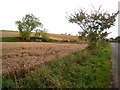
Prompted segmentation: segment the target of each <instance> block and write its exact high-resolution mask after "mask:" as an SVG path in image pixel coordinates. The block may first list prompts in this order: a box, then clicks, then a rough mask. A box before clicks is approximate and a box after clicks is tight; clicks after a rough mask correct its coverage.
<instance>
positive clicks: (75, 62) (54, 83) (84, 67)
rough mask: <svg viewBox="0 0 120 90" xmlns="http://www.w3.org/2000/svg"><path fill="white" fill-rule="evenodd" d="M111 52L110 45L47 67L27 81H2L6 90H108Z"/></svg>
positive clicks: (27, 77) (28, 75)
mask: <svg viewBox="0 0 120 90" xmlns="http://www.w3.org/2000/svg"><path fill="white" fill-rule="evenodd" d="M110 77H111V49H110V45H109V44H108V43H106V44H100V45H99V46H98V47H97V48H95V49H94V50H88V49H86V50H84V51H82V52H76V53H73V54H71V55H68V56H66V57H64V58H63V59H62V60H56V61H53V62H51V63H49V64H48V65H44V66H43V67H41V68H38V69H37V70H35V71H32V72H30V73H27V74H26V75H25V77H22V78H21V77H19V78H17V79H12V78H10V77H8V78H4V79H3V88H4V89H6V88H13V87H14V88H109V87H110Z"/></svg>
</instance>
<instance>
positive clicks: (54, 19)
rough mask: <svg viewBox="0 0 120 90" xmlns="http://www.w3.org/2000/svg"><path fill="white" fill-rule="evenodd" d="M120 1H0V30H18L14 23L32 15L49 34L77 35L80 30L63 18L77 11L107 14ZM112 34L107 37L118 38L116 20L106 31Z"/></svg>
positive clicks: (114, 8)
mask: <svg viewBox="0 0 120 90" xmlns="http://www.w3.org/2000/svg"><path fill="white" fill-rule="evenodd" d="M118 1H120V0H0V30H3V29H4V30H18V29H17V26H16V25H15V21H17V20H21V19H22V17H23V16H25V14H31V13H32V14H34V15H35V16H36V17H38V18H39V19H40V21H41V23H42V24H43V25H44V27H45V28H46V29H48V32H49V33H58V34H61V33H68V34H69V33H70V34H71V35H76V34H78V31H80V30H81V29H80V28H79V26H78V25H76V24H71V23H69V22H68V19H67V18H66V17H65V16H67V14H66V12H67V13H73V12H75V11H77V9H80V8H84V9H85V10H86V11H90V10H91V9H93V6H94V8H95V9H98V8H99V6H102V9H104V10H105V11H108V12H110V13H111V12H115V11H117V10H118ZM108 31H109V32H112V33H111V34H110V35H109V36H108V37H116V36H118V20H117V21H116V23H115V26H114V27H112V28H111V29H109V30H108Z"/></svg>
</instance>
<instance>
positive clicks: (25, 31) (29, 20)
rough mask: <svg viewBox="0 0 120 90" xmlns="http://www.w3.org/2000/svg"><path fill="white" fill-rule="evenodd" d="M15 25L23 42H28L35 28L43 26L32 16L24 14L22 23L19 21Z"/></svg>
mask: <svg viewBox="0 0 120 90" xmlns="http://www.w3.org/2000/svg"><path fill="white" fill-rule="evenodd" d="M15 23H16V24H17V25H18V29H19V32H20V36H21V38H22V39H23V40H30V37H31V32H32V31H33V30H35V29H36V28H37V27H40V26H43V25H42V23H41V22H40V21H39V19H38V18H37V17H35V16H34V15H33V14H26V15H25V17H23V18H22V21H20V20H19V21H16V22H15Z"/></svg>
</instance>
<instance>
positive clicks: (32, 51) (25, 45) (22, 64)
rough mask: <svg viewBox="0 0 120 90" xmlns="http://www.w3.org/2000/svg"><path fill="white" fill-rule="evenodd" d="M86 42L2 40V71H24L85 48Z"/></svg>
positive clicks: (6, 72)
mask: <svg viewBox="0 0 120 90" xmlns="http://www.w3.org/2000/svg"><path fill="white" fill-rule="evenodd" d="M85 47H86V44H61V43H60V44H59V43H37V42H14V43H13V42H2V48H1V50H2V73H3V75H6V74H8V73H19V72H20V73H21V72H22V73H23V72H28V71H29V70H34V69H35V68H37V67H40V66H41V65H43V64H46V63H48V62H50V61H52V60H55V59H60V58H62V57H64V56H66V55H68V54H70V53H73V52H76V51H80V50H83V49H84V48H85Z"/></svg>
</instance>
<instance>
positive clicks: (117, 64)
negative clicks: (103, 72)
mask: <svg viewBox="0 0 120 90" xmlns="http://www.w3.org/2000/svg"><path fill="white" fill-rule="evenodd" d="M111 47H112V88H120V44H117V43H111Z"/></svg>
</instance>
